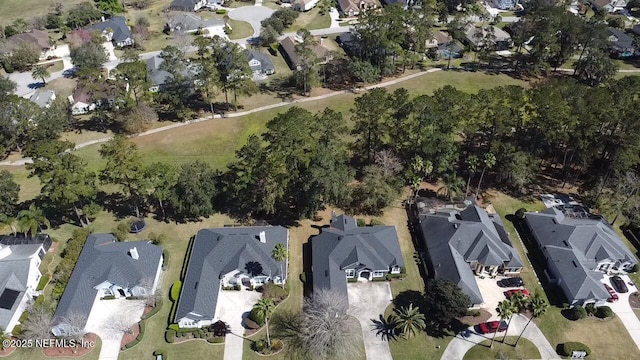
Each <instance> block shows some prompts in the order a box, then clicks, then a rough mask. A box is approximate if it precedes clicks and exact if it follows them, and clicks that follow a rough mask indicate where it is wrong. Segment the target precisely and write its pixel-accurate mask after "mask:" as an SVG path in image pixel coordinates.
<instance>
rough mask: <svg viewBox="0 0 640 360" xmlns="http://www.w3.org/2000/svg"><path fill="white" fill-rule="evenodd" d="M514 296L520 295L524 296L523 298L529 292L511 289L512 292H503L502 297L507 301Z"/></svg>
mask: <svg viewBox="0 0 640 360" xmlns="http://www.w3.org/2000/svg"><path fill="white" fill-rule="evenodd" d="M515 294H522V295H524V297H528V296H529V291H528V290H527V289H513V290H507V291H505V292H504V296H506V297H507V299H508V298H510V297H512V296H513V295H515Z"/></svg>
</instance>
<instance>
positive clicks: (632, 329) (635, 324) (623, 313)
mask: <svg viewBox="0 0 640 360" xmlns="http://www.w3.org/2000/svg"><path fill="white" fill-rule="evenodd" d="M620 277H621V278H622V280H624V281H625V282H626V283H627V288H629V292H626V293H620V292H619V293H618V298H619V300H618V301H616V302H614V303H608V304H607V306H609V307H610V308H611V310H613V312H614V313H615V314H616V315H617V316H618V318H620V321H622V324H623V325H624V327H625V328H627V331H628V332H629V335H631V338H632V339H633V342H634V343H636V346H637V347H638V348H639V349H640V320H638V317H637V316H636V314H635V313H634V312H633V309H631V305H630V304H629V296H631V294H633V293H634V292H637V291H638V288H637V287H636V286H635V285H629V282H630V281H631V279H630V278H629V276H627V275H620ZM601 281H602V283H604V284H607V285H609V286H611V287H612V288H614V289H615V288H616V287H615V286H613V285H612V284H611V280H610V277H609V276H603V278H602V280H601ZM616 292H617V291H616Z"/></svg>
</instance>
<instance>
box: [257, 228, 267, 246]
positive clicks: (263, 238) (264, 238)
mask: <svg viewBox="0 0 640 360" xmlns="http://www.w3.org/2000/svg"><path fill="white" fill-rule="evenodd" d="M258 237H259V238H260V242H261V243H263V244H266V243H267V234H266V233H265V232H264V231H260V234H259V235H258Z"/></svg>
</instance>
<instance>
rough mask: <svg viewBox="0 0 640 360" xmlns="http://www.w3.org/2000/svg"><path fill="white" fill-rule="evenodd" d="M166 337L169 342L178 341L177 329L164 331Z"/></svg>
mask: <svg viewBox="0 0 640 360" xmlns="http://www.w3.org/2000/svg"><path fill="white" fill-rule="evenodd" d="M164 339H165V340H166V341H167V342H168V343H172V342H174V341H176V332H175V330H171V329H169V330H167V331H166V332H165V333H164Z"/></svg>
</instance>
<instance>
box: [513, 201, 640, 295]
mask: <svg viewBox="0 0 640 360" xmlns="http://www.w3.org/2000/svg"><path fill="white" fill-rule="evenodd" d="M525 218H526V222H527V224H528V226H529V229H531V233H532V234H533V236H534V238H535V239H536V241H538V243H539V244H540V245H542V247H543V248H544V249H546V251H547V254H548V255H549V259H548V261H552V262H553V263H554V265H555V267H556V268H557V271H558V273H557V274H556V273H554V274H553V275H554V276H556V277H558V278H560V279H562V282H563V283H564V284H565V285H566V286H567V289H566V291H565V292H568V293H566V294H565V295H566V296H567V298H568V299H569V300H589V299H594V298H595V299H601V300H605V299H607V298H609V294H608V293H607V291H606V290H605V289H604V287H603V286H602V284H601V283H600V279H601V278H602V273H600V272H596V271H593V270H595V267H596V266H597V264H598V263H599V262H600V261H602V260H606V259H611V260H613V261H621V262H627V261H629V262H631V263H633V264H635V263H637V262H638V261H637V259H636V257H635V256H634V255H633V253H632V252H631V251H630V250H629V249H628V248H627V247H626V246H625V244H624V243H623V241H622V239H620V237H619V236H618V235H617V234H616V233H615V231H613V229H612V228H611V227H610V226H609V225H608V224H606V223H605V222H604V221H603V220H599V219H589V218H569V217H565V215H564V214H563V213H562V211H560V210H559V209H557V208H549V209H546V210H545V211H543V212H540V213H527V214H526V217H525Z"/></svg>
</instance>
